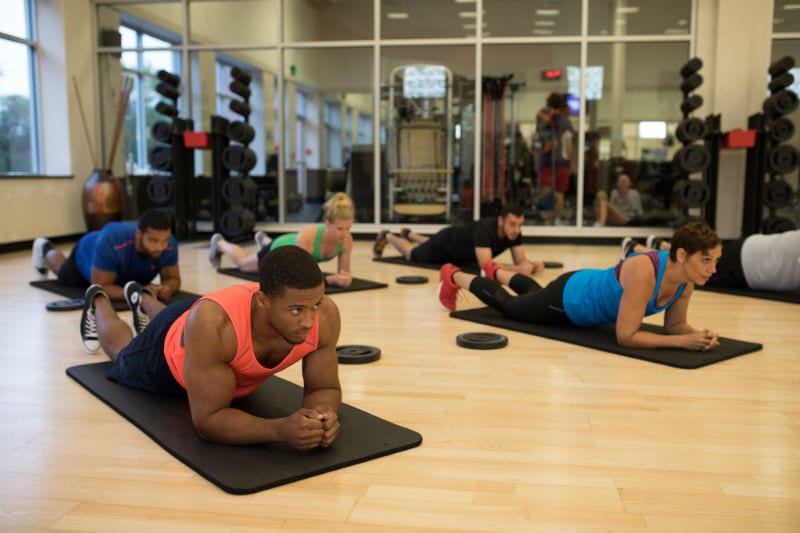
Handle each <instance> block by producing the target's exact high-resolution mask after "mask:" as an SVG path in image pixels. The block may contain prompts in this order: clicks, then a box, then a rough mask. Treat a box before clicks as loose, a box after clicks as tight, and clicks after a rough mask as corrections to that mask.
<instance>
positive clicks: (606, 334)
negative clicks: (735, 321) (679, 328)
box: [450, 307, 763, 368]
mask: <svg viewBox="0 0 800 533" xmlns="http://www.w3.org/2000/svg"><path fill="white" fill-rule="evenodd" d="M450 316H451V317H453V318H460V319H462V320H469V321H470V322H477V323H479V324H486V325H490V326H495V327H498V328H505V329H509V330H512V331H520V332H522V333H530V334H531V335H537V336H539V337H546V338H548V339H555V340H559V341H564V342H568V343H570V344H577V345H579V346H586V347H588V348H595V349H597V350H602V351H604V352H609V353H615V354H619V355H625V356H628V357H635V358H636V359H643V360H645V361H650V362H652V363H660V364H662V365H668V366H674V367H677V368H700V367H703V366H706V365H710V364H712V363H718V362H720V361H724V360H726V359H731V358H733V357H737V356H739V355H744V354H747V353H751V352H756V351H758V350H761V349H762V348H763V346H762V345H761V344H757V343H754V342H745V341H739V340H736V339H729V338H726V337H720V338H719V346H717V347H716V348H714V349H713V350H711V351H708V352H691V351H689V350H681V349H678V348H647V349H645V348H628V347H626V346H620V345H619V344H617V334H616V332H615V331H614V327H613V326H596V327H592V328H578V327H573V326H544V325H540V324H528V323H526V322H517V321H515V320H509V319H507V318H504V317H503V316H502V315H501V314H500V312H499V311H496V310H494V309H492V308H490V307H482V308H479V309H469V310H466V311H454V312H452V313H450ZM642 329H645V330H647V331H652V332H655V333H663V332H664V328H661V327H658V326H654V325H652V324H642Z"/></svg>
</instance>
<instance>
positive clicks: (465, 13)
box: [458, 11, 478, 19]
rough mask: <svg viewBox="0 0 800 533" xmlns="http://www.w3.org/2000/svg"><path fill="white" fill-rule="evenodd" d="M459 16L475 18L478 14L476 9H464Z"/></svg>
mask: <svg viewBox="0 0 800 533" xmlns="http://www.w3.org/2000/svg"><path fill="white" fill-rule="evenodd" d="M458 16H459V17H461V18H462V19H474V18H476V17H477V16H478V15H476V14H475V12H474V11H462V12H460V13H459V14H458Z"/></svg>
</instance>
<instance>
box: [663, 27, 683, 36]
mask: <svg viewBox="0 0 800 533" xmlns="http://www.w3.org/2000/svg"><path fill="white" fill-rule="evenodd" d="M664 33H665V34H666V35H686V30H683V29H681V28H667V29H666V30H664Z"/></svg>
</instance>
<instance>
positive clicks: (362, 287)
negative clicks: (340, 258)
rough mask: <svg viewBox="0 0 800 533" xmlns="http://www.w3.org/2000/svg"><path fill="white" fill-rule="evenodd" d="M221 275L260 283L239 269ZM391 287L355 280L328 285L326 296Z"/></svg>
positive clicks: (219, 270) (224, 269)
mask: <svg viewBox="0 0 800 533" xmlns="http://www.w3.org/2000/svg"><path fill="white" fill-rule="evenodd" d="M217 272H219V273H220V274H225V275H226V276H233V277H235V278H241V279H245V280H247V281H255V282H257V281H258V274H256V273H250V272H242V271H241V270H239V269H238V268H220V269H217ZM388 286H389V285H388V284H386V283H378V282H377V281H370V280H367V279H361V278H353V281H352V283H350V286H349V287H338V286H336V285H326V286H325V294H338V293H340V292H354V291H368V290H370V289H384V288H386V287H388Z"/></svg>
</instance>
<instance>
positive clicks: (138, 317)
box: [124, 281, 150, 335]
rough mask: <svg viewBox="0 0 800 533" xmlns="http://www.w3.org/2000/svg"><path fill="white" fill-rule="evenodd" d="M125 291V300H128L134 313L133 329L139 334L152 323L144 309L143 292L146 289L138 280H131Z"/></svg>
mask: <svg viewBox="0 0 800 533" xmlns="http://www.w3.org/2000/svg"><path fill="white" fill-rule="evenodd" d="M124 292H125V301H126V302H128V307H130V309H131V313H132V314H133V319H132V322H133V329H134V331H136V334H137V335H138V334H139V333H141V332H142V331H144V328H146V327H147V325H148V324H149V323H150V318H149V317H148V316H147V314H146V313H145V312H144V310H143V309H142V293H143V292H144V289H142V286H141V285H140V284H139V283H137V282H136V281H129V282H128V283H126V284H125V287H124Z"/></svg>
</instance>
